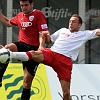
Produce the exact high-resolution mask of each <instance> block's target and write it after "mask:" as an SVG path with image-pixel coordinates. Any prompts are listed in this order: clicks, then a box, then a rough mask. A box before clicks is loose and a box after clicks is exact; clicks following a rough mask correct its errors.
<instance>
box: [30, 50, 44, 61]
mask: <svg viewBox="0 0 100 100" xmlns="http://www.w3.org/2000/svg"><path fill="white" fill-rule="evenodd" d="M29 52H30V53H31V55H32V58H33V60H35V61H36V62H42V61H43V60H44V56H43V53H42V51H41V50H38V51H34V50H31V51H29Z"/></svg>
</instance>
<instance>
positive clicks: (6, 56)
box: [0, 48, 10, 64]
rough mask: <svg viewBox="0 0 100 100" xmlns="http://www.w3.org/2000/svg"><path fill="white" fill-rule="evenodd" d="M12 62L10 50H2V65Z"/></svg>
mask: <svg viewBox="0 0 100 100" xmlns="http://www.w3.org/2000/svg"><path fill="white" fill-rule="evenodd" d="M9 61H10V51H9V50H8V49H5V48H2V49H0V63H3V64H6V63H8V62H9Z"/></svg>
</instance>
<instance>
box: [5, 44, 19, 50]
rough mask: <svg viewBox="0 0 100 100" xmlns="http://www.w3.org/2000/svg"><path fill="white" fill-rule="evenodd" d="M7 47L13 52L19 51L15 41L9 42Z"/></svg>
mask: <svg viewBox="0 0 100 100" xmlns="http://www.w3.org/2000/svg"><path fill="white" fill-rule="evenodd" d="M5 48H7V49H10V50H11V51H13V52H17V51H18V50H17V46H16V44H14V43H9V44H7V45H5Z"/></svg>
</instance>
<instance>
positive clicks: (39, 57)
mask: <svg viewBox="0 0 100 100" xmlns="http://www.w3.org/2000/svg"><path fill="white" fill-rule="evenodd" d="M81 26H82V19H81V17H80V16H79V15H77V14H74V15H73V16H72V17H71V18H70V20H69V27H68V29H67V28H61V29H59V30H58V31H56V32H55V33H53V34H52V35H51V36H50V33H49V32H48V31H45V32H42V33H43V34H42V35H41V36H42V39H43V41H42V42H43V44H42V45H41V46H42V49H40V50H38V51H34V50H31V51H28V52H11V57H12V58H15V59H19V60H22V61H28V60H31V59H34V60H35V61H36V62H39V63H43V64H46V65H48V66H51V67H52V68H53V70H54V71H55V72H56V73H57V76H58V78H59V81H60V84H61V87H62V92H63V100H72V99H71V96H70V82H71V74H72V61H75V60H76V59H77V57H78V54H79V49H80V47H81V46H82V45H83V44H84V43H85V42H86V41H88V40H91V39H93V38H97V37H98V36H100V29H95V30H86V31H79V29H80V27H81ZM45 41H46V42H47V43H51V42H54V44H53V45H52V46H51V48H44V49H43V47H44V43H45ZM76 91H77V90H76Z"/></svg>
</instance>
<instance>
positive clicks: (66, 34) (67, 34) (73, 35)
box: [62, 33, 77, 38]
mask: <svg viewBox="0 0 100 100" xmlns="http://www.w3.org/2000/svg"><path fill="white" fill-rule="evenodd" d="M62 34H64V35H65V36H67V37H69V36H70V37H75V38H76V37H77V36H76V35H75V34H69V33H62Z"/></svg>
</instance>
